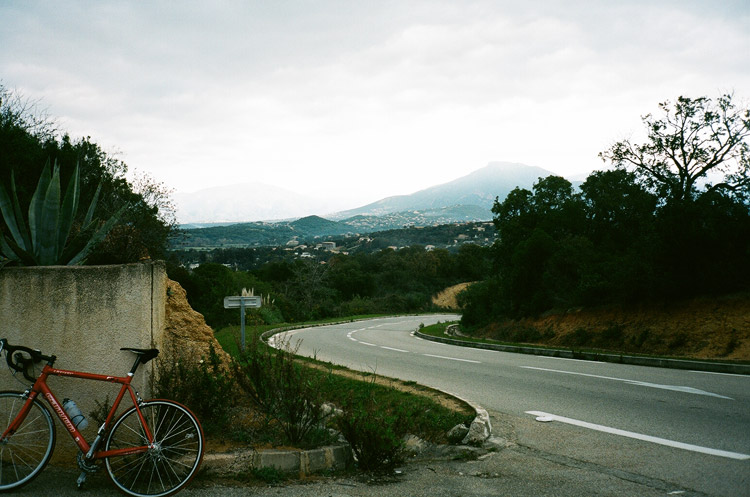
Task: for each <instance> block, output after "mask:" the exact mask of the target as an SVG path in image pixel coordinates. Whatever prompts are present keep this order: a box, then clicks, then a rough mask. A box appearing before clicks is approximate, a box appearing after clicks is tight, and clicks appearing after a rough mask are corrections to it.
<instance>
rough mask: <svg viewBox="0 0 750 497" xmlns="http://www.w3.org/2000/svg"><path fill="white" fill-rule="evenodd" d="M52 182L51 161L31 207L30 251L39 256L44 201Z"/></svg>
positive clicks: (45, 167)
mask: <svg viewBox="0 0 750 497" xmlns="http://www.w3.org/2000/svg"><path fill="white" fill-rule="evenodd" d="M51 182H52V172H51V171H50V163H49V160H48V161H47V163H46V164H45V165H44V169H42V175H41V176H40V177H39V183H38V184H37V187H36V191H34V195H32V197H31V204H30V205H29V231H30V232H31V247H29V249H30V250H31V251H33V253H34V254H35V255H36V256H38V255H39V251H38V247H39V242H38V240H39V236H40V235H41V233H42V225H43V223H44V220H43V219H42V211H43V210H44V199H45V197H46V196H47V189H48V188H49V184H50V183H51Z"/></svg>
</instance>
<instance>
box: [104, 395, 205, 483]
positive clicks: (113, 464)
mask: <svg viewBox="0 0 750 497" xmlns="http://www.w3.org/2000/svg"><path fill="white" fill-rule="evenodd" d="M140 410H141V413H142V414H143V419H144V420H145V421H146V425H147V426H148V427H149V430H150V431H151V433H152V434H153V436H154V443H153V444H152V445H151V446H150V448H149V449H148V450H147V451H146V452H142V453H140V454H132V455H127V456H117V457H108V458H107V459H106V467H107V472H108V473H109V477H110V478H111V479H112V482H113V483H114V484H115V485H116V486H117V487H118V488H119V489H120V490H122V491H123V492H125V493H127V494H130V495H136V496H140V495H150V496H165V495H171V494H173V493H175V492H177V491H179V490H181V489H182V488H183V487H185V485H187V484H188V483H190V480H191V479H192V478H193V476H195V474H196V473H197V472H198V467H199V466H200V464H201V461H202V460H203V450H204V441H203V430H202V429H201V425H200V423H199V422H198V419H196V417H195V416H194V415H193V413H192V412H190V410H189V409H188V408H187V407H185V406H183V405H181V404H178V403H177V402H173V401H171V400H149V401H146V402H144V403H143V404H142V405H141V406H140ZM144 445H149V442H148V439H147V437H146V433H145V431H144V429H143V424H142V423H141V419H140V417H139V416H138V411H137V410H136V408H135V407H132V408H130V409H129V410H127V411H125V412H124V413H123V414H122V416H120V417H119V418H118V420H117V421H116V422H115V424H114V425H113V426H112V429H111V430H110V432H109V435H108V436H107V441H106V443H105V449H104V450H116V449H126V448H128V447H142V446H144Z"/></svg>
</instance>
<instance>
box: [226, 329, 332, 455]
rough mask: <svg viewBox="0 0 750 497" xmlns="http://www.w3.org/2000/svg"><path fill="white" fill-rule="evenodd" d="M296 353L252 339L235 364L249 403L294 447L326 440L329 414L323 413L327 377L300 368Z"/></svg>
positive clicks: (286, 347)
mask: <svg viewBox="0 0 750 497" xmlns="http://www.w3.org/2000/svg"><path fill="white" fill-rule="evenodd" d="M295 353H296V349H294V348H290V347H289V346H288V344H286V343H285V344H281V346H280V347H279V348H278V349H272V348H270V347H268V346H267V345H265V344H264V343H263V342H262V341H261V340H260V339H259V338H258V337H257V335H255V336H253V337H252V338H251V340H250V341H249V343H248V344H247V346H246V348H245V350H244V351H242V352H240V353H239V355H238V357H237V360H236V361H234V363H233V364H234V372H235V376H236V379H237V382H238V384H239V385H240V386H241V387H242V388H243V390H244V391H245V392H247V395H248V396H249V398H250V400H251V401H252V402H253V403H254V404H255V405H256V406H257V407H258V408H259V409H260V410H262V411H263V412H264V413H265V414H266V415H267V416H268V417H269V418H271V419H272V420H274V421H275V422H277V423H278V424H279V426H280V427H281V429H282V431H283V432H284V435H285V436H286V439H287V441H288V442H289V443H291V444H295V445H297V444H304V443H305V442H307V441H310V440H315V441H320V439H321V437H322V438H323V439H325V433H326V431H325V429H324V428H323V426H324V424H325V421H326V419H327V416H328V415H327V413H326V412H325V410H324V409H323V402H324V398H323V395H322V391H323V390H324V388H323V386H322V383H324V382H326V378H327V376H326V375H320V374H314V373H313V372H312V371H311V370H310V369H309V368H306V367H303V366H301V365H300V364H297V363H296V361H295V358H294V355H295Z"/></svg>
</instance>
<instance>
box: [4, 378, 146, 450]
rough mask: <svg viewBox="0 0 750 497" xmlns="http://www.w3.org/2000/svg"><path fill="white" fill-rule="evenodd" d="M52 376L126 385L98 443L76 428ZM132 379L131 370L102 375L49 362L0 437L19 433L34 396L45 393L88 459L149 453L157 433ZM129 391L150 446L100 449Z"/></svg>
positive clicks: (121, 388)
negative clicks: (50, 382) (54, 388)
mask: <svg viewBox="0 0 750 497" xmlns="http://www.w3.org/2000/svg"><path fill="white" fill-rule="evenodd" d="M49 376H62V377H67V378H81V379H85V380H94V381H104V382H108V383H118V384H120V385H122V387H120V392H119V393H118V394H117V398H116V399H115V401H114V403H113V404H112V408H111V409H110V411H109V413H108V414H107V419H106V420H105V421H104V424H102V426H101V427H100V428H99V430H98V432H97V438H96V440H94V442H93V443H92V444H91V445H89V443H88V442H87V441H86V439H85V438H84V437H83V435H82V434H81V432H80V431H78V428H76V426H75V425H74V424H73V422H72V421H71V420H70V417H69V416H68V414H67V413H66V412H65V409H63V407H62V404H60V402H59V401H58V400H57V397H55V394H54V393H52V390H50V388H49V386H48V385H47V378H48V377H49ZM132 379H133V374H132V373H128V375H127V376H111V375H102V374H94V373H85V372H81V371H70V370H66V369H56V368H53V367H51V366H50V365H49V364H45V365H44V368H43V369H42V373H41V374H40V375H39V377H38V378H37V379H36V381H35V382H34V385H33V386H32V387H31V389H30V390H27V392H28V399H27V400H26V402H25V403H24V405H23V407H22V408H21V409H20V411H19V412H18V415H17V416H16V418H15V419H14V420H13V422H12V423H11V424H10V425H9V426H8V429H7V430H6V431H5V433H3V434H2V436H0V440H4V439H5V438H6V437H9V436H11V435H12V434H13V433H15V431H16V430H17V429H18V427H19V426H20V425H21V423H22V422H23V421H24V419H25V418H26V416H27V414H28V413H29V410H30V409H31V404H32V402H33V401H34V399H35V398H37V397H38V396H39V395H40V394H41V395H42V397H43V398H44V399H46V400H47V403H49V405H50V407H52V410H53V411H54V412H55V413H56V414H57V417H58V418H60V421H61V422H62V424H63V426H65V428H66V430H67V432H68V433H69V434H70V436H71V438H72V439H73V442H75V444H76V445H77V446H78V448H80V449H81V452H82V453H83V454H85V455H86V458H87V459H103V458H107V457H116V456H127V455H131V454H139V453H142V452H146V451H147V450H148V449H149V448H150V447H152V445H153V443H154V436H153V434H152V432H151V429H150V428H149V426H148V424H147V423H146V420H145V419H144V417H143V414H142V413H141V409H140V402H141V400H140V397H139V396H138V394H137V392H136V391H135V390H134V389H133V387H132V386H131V385H130V382H131V381H132ZM125 392H128V393H129V394H130V399H131V400H132V401H133V405H134V406H135V409H136V411H137V413H138V418H139V419H140V422H141V427H142V428H143V430H144V434H145V436H146V438H147V440H148V442H149V445H143V446H140V447H131V448H127V449H118V450H109V451H96V445H97V443H98V441H99V440H101V438H102V436H103V434H104V433H106V431H107V428H108V427H109V425H110V423H111V422H112V420H113V418H114V417H115V414H116V412H117V409H118V408H119V406H120V402H122V399H123V398H124V397H125Z"/></svg>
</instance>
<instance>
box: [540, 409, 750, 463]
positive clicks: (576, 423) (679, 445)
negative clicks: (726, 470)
mask: <svg viewBox="0 0 750 497" xmlns="http://www.w3.org/2000/svg"><path fill="white" fill-rule="evenodd" d="M526 414H531V415H532V416H537V417H539V416H543V417H547V418H552V419H553V420H554V421H559V422H561V423H565V424H569V425H574V426H580V427H581V428H587V429H589V430H595V431H601V432H604V433H610V434H612V435H619V436H621V437H628V438H634V439H636V440H643V441H645V442H652V443H655V444H659V445H666V446H668V447H675V448H678V449H684V450H689V451H692V452H699V453H701V454H709V455H712V456H719V457H726V458H728V459H737V460H740V461H745V460H748V459H750V455H748V454H741V453H739V452H730V451H726V450H719V449H711V448H709V447H702V446H700V445H693V444H687V443H683V442H675V441H674V440H668V439H666V438H659V437H653V436H651V435H643V434H641V433H635V432H632V431H625V430H620V429H618V428H611V427H609V426H603V425H597V424H594V423H587V422H586V421H580V420H578V419H571V418H566V417H563V416H557V415H556V414H549V413H546V412H541V411H526Z"/></svg>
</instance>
